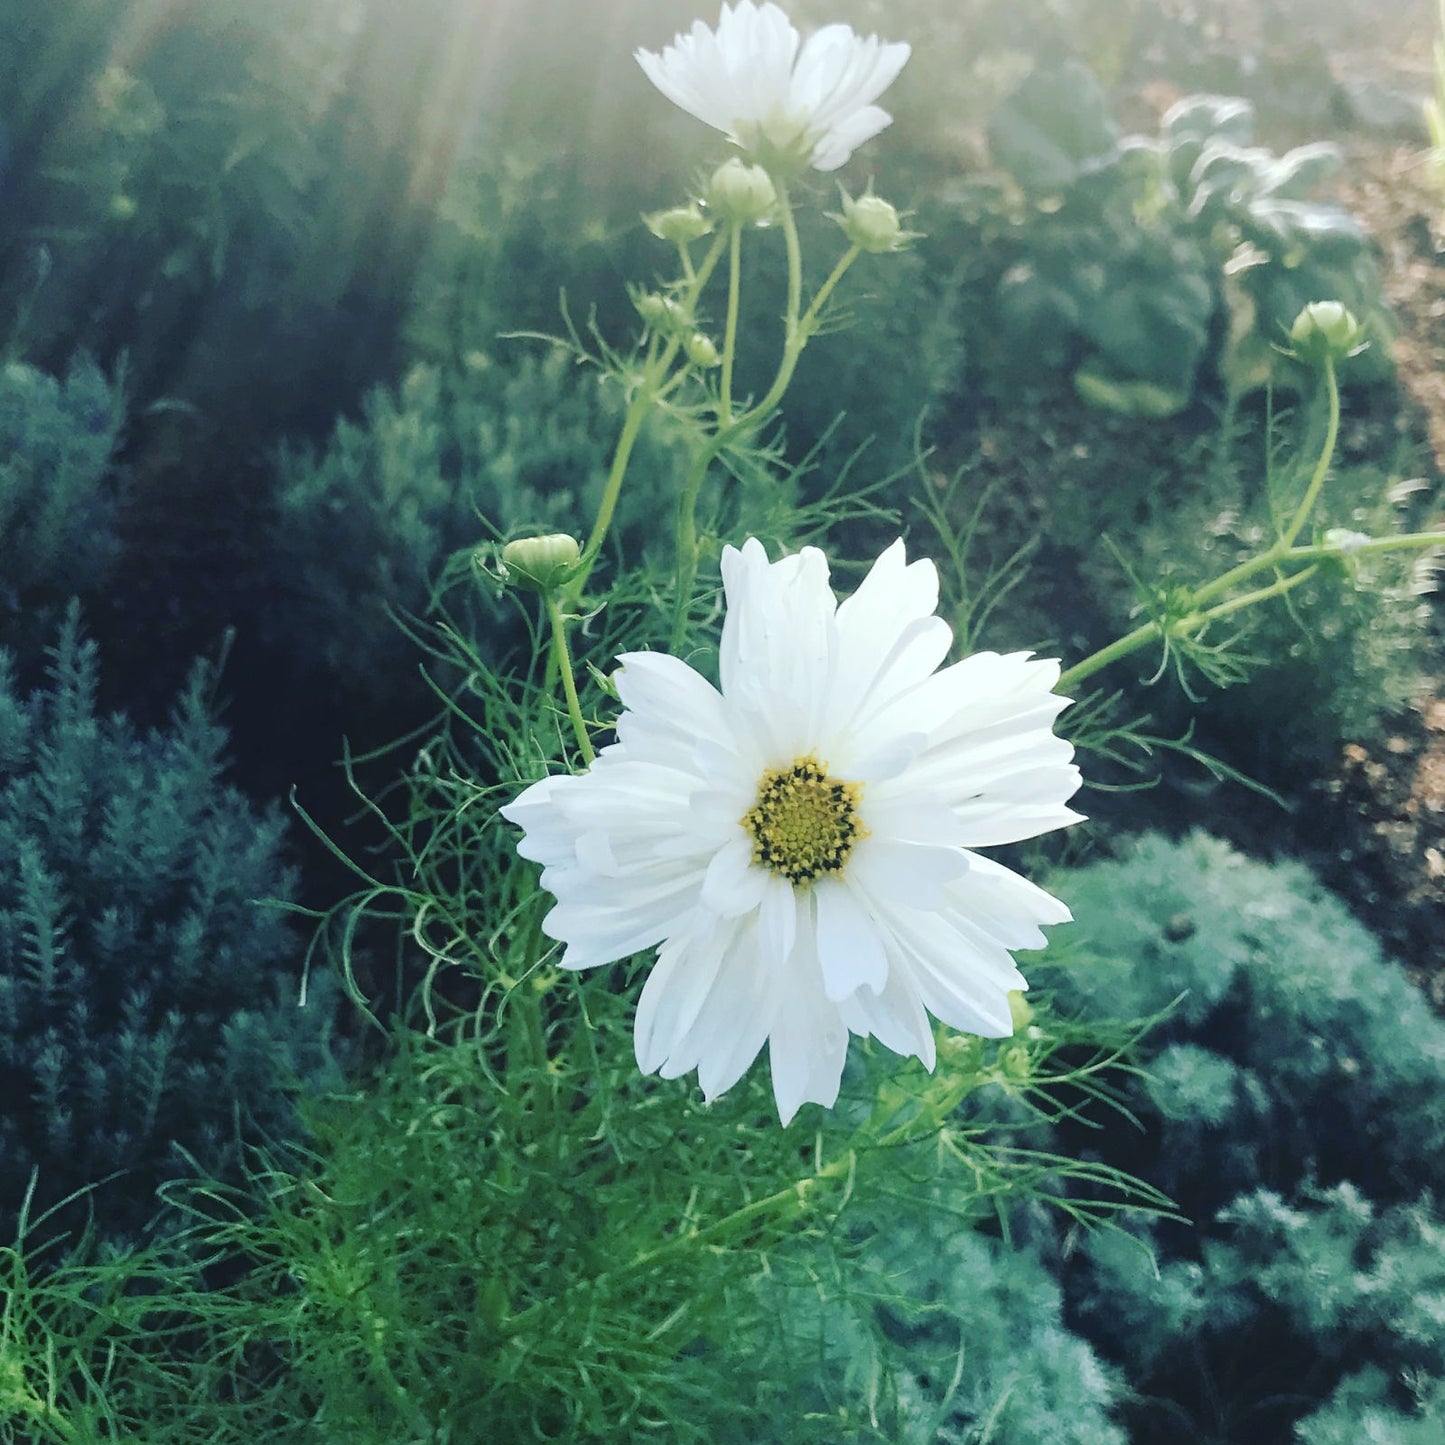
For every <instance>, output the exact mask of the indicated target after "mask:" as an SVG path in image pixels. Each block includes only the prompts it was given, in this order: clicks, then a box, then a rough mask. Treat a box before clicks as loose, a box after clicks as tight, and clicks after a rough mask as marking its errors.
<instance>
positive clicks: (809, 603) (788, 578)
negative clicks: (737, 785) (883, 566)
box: [718, 538, 837, 764]
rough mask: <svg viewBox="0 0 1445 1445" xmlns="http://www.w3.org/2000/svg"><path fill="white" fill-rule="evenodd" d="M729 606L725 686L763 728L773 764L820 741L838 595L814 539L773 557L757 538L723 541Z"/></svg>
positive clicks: (721, 662) (722, 656)
mask: <svg viewBox="0 0 1445 1445" xmlns="http://www.w3.org/2000/svg"><path fill="white" fill-rule="evenodd" d="M722 575H723V586H724V590H725V591H726V594H727V604H728V611H727V617H726V620H725V621H724V623H723V632H722V640H721V643H720V644H719V656H718V667H719V673H720V676H721V680H722V693H723V696H724V697H725V698H726V699H727V701H728V703H729V705H730V706H731V707H733V708H735V709H738V710H740V711H742V712H744V713H746V714H748V715H750V716H751V717H753V718H754V719H756V720H757V721H758V722H759V723H760V724H761V725H762V726H763V727H765V728H766V731H767V736H768V739H769V742H770V745H771V750H772V752H773V756H772V757H771V758H770V761H771V762H772V763H774V764H778V763H782V762H787V761H791V759H792V758H794V757H797V756H799V755H800V754H801V753H803V752H806V751H807V750H808V748H809V747H810V746H811V745H813V744H815V743H816V741H817V738H818V734H819V731H820V727H821V720H822V718H823V716H824V713H825V707H826V703H827V693H828V683H829V679H830V677H831V674H832V660H833V651H834V641H833V637H834V630H835V629H834V622H833V614H834V612H835V611H836V608H837V602H836V599H835V598H834V596H833V593H832V591H831V590H830V588H829V586H828V562H827V559H826V558H825V557H824V556H823V554H822V553H821V552H820V551H819V550H818V549H817V548H816V547H804V548H803V550H802V551H801V552H799V553H797V554H796V555H794V556H791V557H784V558H783V559H782V560H781V561H779V562H773V563H769V562H768V560H767V553H766V552H764V551H763V547H762V544H761V543H760V542H759V541H757V539H756V538H749V539H748V541H747V543H746V544H745V545H744V546H743V548H742V550H741V551H737V550H736V549H734V548H732V547H726V548H724V549H723V556H722Z"/></svg>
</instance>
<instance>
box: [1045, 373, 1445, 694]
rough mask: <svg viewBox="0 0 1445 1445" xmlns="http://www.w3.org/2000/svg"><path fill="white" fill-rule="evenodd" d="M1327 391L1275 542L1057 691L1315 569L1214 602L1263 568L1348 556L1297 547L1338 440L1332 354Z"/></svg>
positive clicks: (1440, 539)
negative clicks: (1317, 432) (1310, 462)
mask: <svg viewBox="0 0 1445 1445" xmlns="http://www.w3.org/2000/svg"><path fill="white" fill-rule="evenodd" d="M1325 392H1326V395H1327V397H1328V398H1329V422H1328V425H1327V426H1326V428H1325V438H1324V444H1323V445H1322V446H1321V448H1320V455H1319V458H1318V460H1317V461H1316V462H1315V467H1314V471H1313V472H1312V473H1311V475H1310V480H1309V485H1308V486H1307V487H1306V488H1305V493H1304V496H1303V497H1302V498H1301V499H1300V504H1299V506H1298V507H1297V508H1296V510H1295V514H1294V516H1293V517H1292V518H1291V520H1290V523H1289V525H1288V526H1287V527H1286V528H1285V530H1284V532H1283V533H1281V535H1280V536H1279V538H1278V539H1277V540H1276V541H1275V543H1274V545H1273V546H1271V547H1267V548H1266V549H1265V550H1264V551H1263V552H1261V553H1260V554H1259V555H1258V556H1257V557H1249V558H1246V560H1245V561H1243V562H1240V563H1239V564H1238V565H1237V566H1234V567H1231V568H1229V570H1228V571H1226V572H1223V573H1221V574H1220V575H1219V576H1218V577H1216V578H1215V579H1214V580H1213V581H1212V582H1206V583H1205V584H1204V585H1203V586H1202V587H1200V588H1198V589H1197V590H1196V591H1195V592H1194V593H1193V594H1192V595H1191V596H1190V598H1189V602H1188V606H1187V607H1186V608H1185V609H1184V610H1183V611H1182V612H1181V613H1180V614H1179V615H1178V616H1177V617H1175V618H1174V619H1173V620H1168V619H1160V618H1155V619H1152V620H1150V621H1149V622H1145V623H1142V624H1140V626H1138V627H1136V628H1134V629H1133V631H1131V632H1127V633H1125V634H1124V636H1123V637H1120V638H1117V639H1116V640H1115V641H1113V642H1111V643H1110V644H1109V645H1108V646H1107V647H1102V648H1100V649H1099V651H1098V652H1095V653H1092V654H1091V655H1090V656H1088V657H1086V658H1085V659H1084V660H1083V661H1082V662H1078V663H1075V664H1074V666H1073V667H1070V668H1066V669H1065V670H1064V672H1063V673H1061V674H1060V676H1059V680H1058V682H1057V684H1055V690H1056V691H1070V690H1072V689H1073V688H1074V687H1076V686H1077V685H1078V684H1079V683H1080V682H1082V681H1083V680H1084V679H1085V678H1087V677H1092V676H1093V674H1094V673H1096V672H1099V671H1100V670H1101V669H1103V668H1105V667H1108V666H1109V664H1110V663H1112V662H1117V661H1119V659H1120V658H1124V657H1127V656H1128V655H1129V654H1130V653H1131V652H1135V651H1137V650H1138V649H1139V648H1141V647H1144V646H1145V645H1147V644H1148V643H1149V642H1151V641H1153V640H1155V639H1156V638H1166V637H1174V636H1179V635H1182V634H1185V633H1188V632H1193V631H1195V630H1197V629H1198V628H1199V627H1201V626H1203V625H1205V624H1206V623H1208V622H1210V621H1213V620H1215V619H1217V618H1220V617H1225V616H1228V615H1229V614H1231V613H1234V612H1238V611H1241V610H1242V609H1243V608H1245V607H1252V606H1254V605H1255V604H1256V603H1258V602H1263V601H1266V600H1267V599H1269V598H1271V597H1278V596H1280V595H1282V594H1283V593H1285V592H1288V591H1289V590H1290V589H1291V588H1293V587H1296V586H1298V585H1299V583H1300V582H1302V581H1304V580H1305V578H1306V577H1307V576H1309V575H1311V574H1312V573H1313V572H1314V571H1315V568H1314V567H1308V568H1306V569H1305V570H1304V571H1302V572H1298V573H1293V574H1292V575H1290V576H1288V577H1281V578H1280V579H1279V580H1278V581H1277V582H1275V583H1272V584H1271V585H1270V586H1268V587H1261V588H1258V589H1256V590H1255V591H1253V592H1249V593H1246V594H1244V595H1243V596H1241V597H1236V598H1232V599H1231V600H1230V601H1228V602H1226V603H1223V604H1221V605H1217V606H1211V605H1210V604H1212V603H1214V601H1215V599H1216V598H1219V597H1223V596H1225V594H1226V593H1229V592H1232V591H1233V590H1234V589H1235V588H1236V587H1237V586H1239V585H1240V584H1241V583H1243V582H1247V581H1248V580H1249V579H1250V578H1251V577H1254V576H1256V575H1258V574H1259V573H1260V572H1264V571H1269V570H1276V571H1277V570H1278V569H1279V568H1280V567H1281V566H1285V565H1288V564H1290V563H1296V562H1320V561H1323V560H1326V559H1328V558H1331V557H1334V558H1339V557H1341V556H1344V555H1347V554H1345V553H1344V552H1343V550H1342V549H1341V548H1339V547H1329V546H1325V545H1323V544H1322V545H1319V546H1311V547H1296V546H1295V545H1294V543H1295V539H1296V538H1297V537H1298V536H1299V534H1300V532H1301V531H1302V530H1303V529H1304V526H1305V523H1306V522H1307V521H1308V520H1309V516H1310V513H1311V512H1312V511H1313V510H1314V507H1315V504H1316V502H1318V500H1319V495H1320V491H1321V489H1322V488H1323V487H1324V484H1325V478H1326V477H1327V476H1328V475H1329V469H1330V463H1331V462H1332V461H1333V460H1334V455H1335V447H1336V445H1337V443H1338V441H1339V434H1340V389H1339V383H1338V381H1337V380H1336V377H1335V368H1334V363H1333V362H1332V361H1330V360H1329V359H1328V358H1327V359H1326V361H1325ZM1442 544H1445V534H1442V533H1438V532H1414V533H1409V534H1406V535H1403V536H1399V537H1376V538H1370V539H1369V540H1367V541H1365V542H1362V543H1360V544H1359V545H1358V546H1356V547H1354V548H1353V549H1352V551H1354V552H1363V551H1372V552H1375V551H1390V550H1393V549H1396V548H1401V547H1415V548H1425V547H1432V546H1440V545H1442Z"/></svg>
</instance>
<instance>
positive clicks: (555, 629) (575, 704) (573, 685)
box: [547, 592, 597, 767]
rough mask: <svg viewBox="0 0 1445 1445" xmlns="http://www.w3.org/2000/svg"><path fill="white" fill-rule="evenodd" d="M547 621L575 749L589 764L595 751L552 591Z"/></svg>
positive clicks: (564, 623)
mask: <svg viewBox="0 0 1445 1445" xmlns="http://www.w3.org/2000/svg"><path fill="white" fill-rule="evenodd" d="M547 620H548V621H549V622H550V623H551V624H552V657H553V660H554V661H555V663H556V666H557V672H558V675H559V676H560V677H561V679H562V693H563V696H564V697H565V698H566V699H567V715H568V717H570V718H571V719H572V732H573V735H574V736H575V737H576V739H577V751H578V752H580V753H581V754H582V758H583V761H584V762H586V763H587V765H588V766H589V767H591V765H592V762H593V760H594V759H595V758H596V756H597V754H596V753H595V752H594V751H593V750H592V739H591V738H589V737H588V736H587V724H586V722H585V721H584V720H583V718H582V704H581V703H580V702H579V701H578V700H577V680H576V678H575V677H574V676H573V674H572V653H571V651H570V650H569V648H568V646H567V619H566V618H565V617H564V616H563V615H562V607H561V604H560V603H559V602H558V601H557V596H556V594H555V593H553V592H549V593H547Z"/></svg>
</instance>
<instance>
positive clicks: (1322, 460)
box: [1280, 352, 1340, 547]
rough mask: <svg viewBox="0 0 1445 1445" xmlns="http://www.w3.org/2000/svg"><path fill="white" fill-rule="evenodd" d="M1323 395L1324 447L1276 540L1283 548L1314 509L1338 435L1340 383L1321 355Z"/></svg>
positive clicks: (1291, 542)
mask: <svg viewBox="0 0 1445 1445" xmlns="http://www.w3.org/2000/svg"><path fill="white" fill-rule="evenodd" d="M1325 394H1326V395H1327V396H1328V398H1329V404H1330V420H1329V425H1328V426H1327V427H1326V428H1325V444H1324V446H1323V447H1322V448H1321V449H1320V457H1319V460H1318V461H1317V462H1316V463H1315V469H1314V474H1313V475H1312V476H1311V477H1310V484H1309V486H1308V487H1306V488H1305V494H1304V498H1303V499H1302V500H1301V502H1300V504H1299V509H1298V510H1297V511H1296V512H1295V514H1294V520H1293V521H1292V522H1291V523H1290V524H1289V526H1288V527H1286V528H1285V532H1284V536H1283V537H1282V538H1281V539H1280V540H1281V542H1282V543H1283V544H1284V545H1285V546H1286V547H1292V546H1293V545H1294V539H1295V538H1296V537H1298V536H1299V534H1300V531H1301V530H1302V529H1303V527H1304V524H1305V522H1306V521H1308V520H1309V515H1310V513H1311V512H1312V511H1313V510H1314V505H1315V502H1316V501H1318V500H1319V495H1320V489H1321V488H1322V487H1323V486H1324V484H1325V477H1326V475H1327V474H1328V472H1329V469H1330V463H1331V462H1332V461H1333V460H1334V458H1335V443H1336V442H1337V441H1338V440H1339V436H1340V384H1339V382H1338V381H1337V380H1336V379H1335V362H1334V358H1333V357H1332V356H1330V355H1329V353H1328V352H1326V353H1325Z"/></svg>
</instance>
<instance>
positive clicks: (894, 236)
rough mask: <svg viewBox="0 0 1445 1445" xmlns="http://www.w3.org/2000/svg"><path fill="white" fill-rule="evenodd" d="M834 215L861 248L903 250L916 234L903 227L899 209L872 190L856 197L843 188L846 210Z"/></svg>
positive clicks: (875, 251) (877, 250)
mask: <svg viewBox="0 0 1445 1445" xmlns="http://www.w3.org/2000/svg"><path fill="white" fill-rule="evenodd" d="M829 215H830V216H832V219H833V220H835V221H837V223H838V224H839V225H840V226H841V227H842V228H843V234H844V235H845V236H847V238H848V239H849V240H850V241H851V242H852V243H853V244H854V245H855V246H857V247H858V248H859V249H860V250H863V251H871V252H872V253H873V254H874V255H880V256H881V255H883V254H884V253H886V252H888V251H901V250H902V249H903V248H904V246H906V245H907V244H908V242H909V241H911V240H912V239H913V237H914V235H915V233H914V232H912V231H905V230H904V229H903V222H902V220H901V219H900V218H899V215H898V212H897V211H896V210H894V208H893V207H892V206H891V205H889V203H888V202H887V201H885V200H884V199H883V197H882V196H875V195H874V194H873V193H872V192H871V191H869V192H868V193H867V194H866V195H862V196H859V197H858V199H857V200H856V201H855V200H854V199H853V197H852V196H850V195H849V194H848V192H847V191H844V192H843V214H842V215H841V216H838V215H833V213H832V212H831V211H830V212H829Z"/></svg>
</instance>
